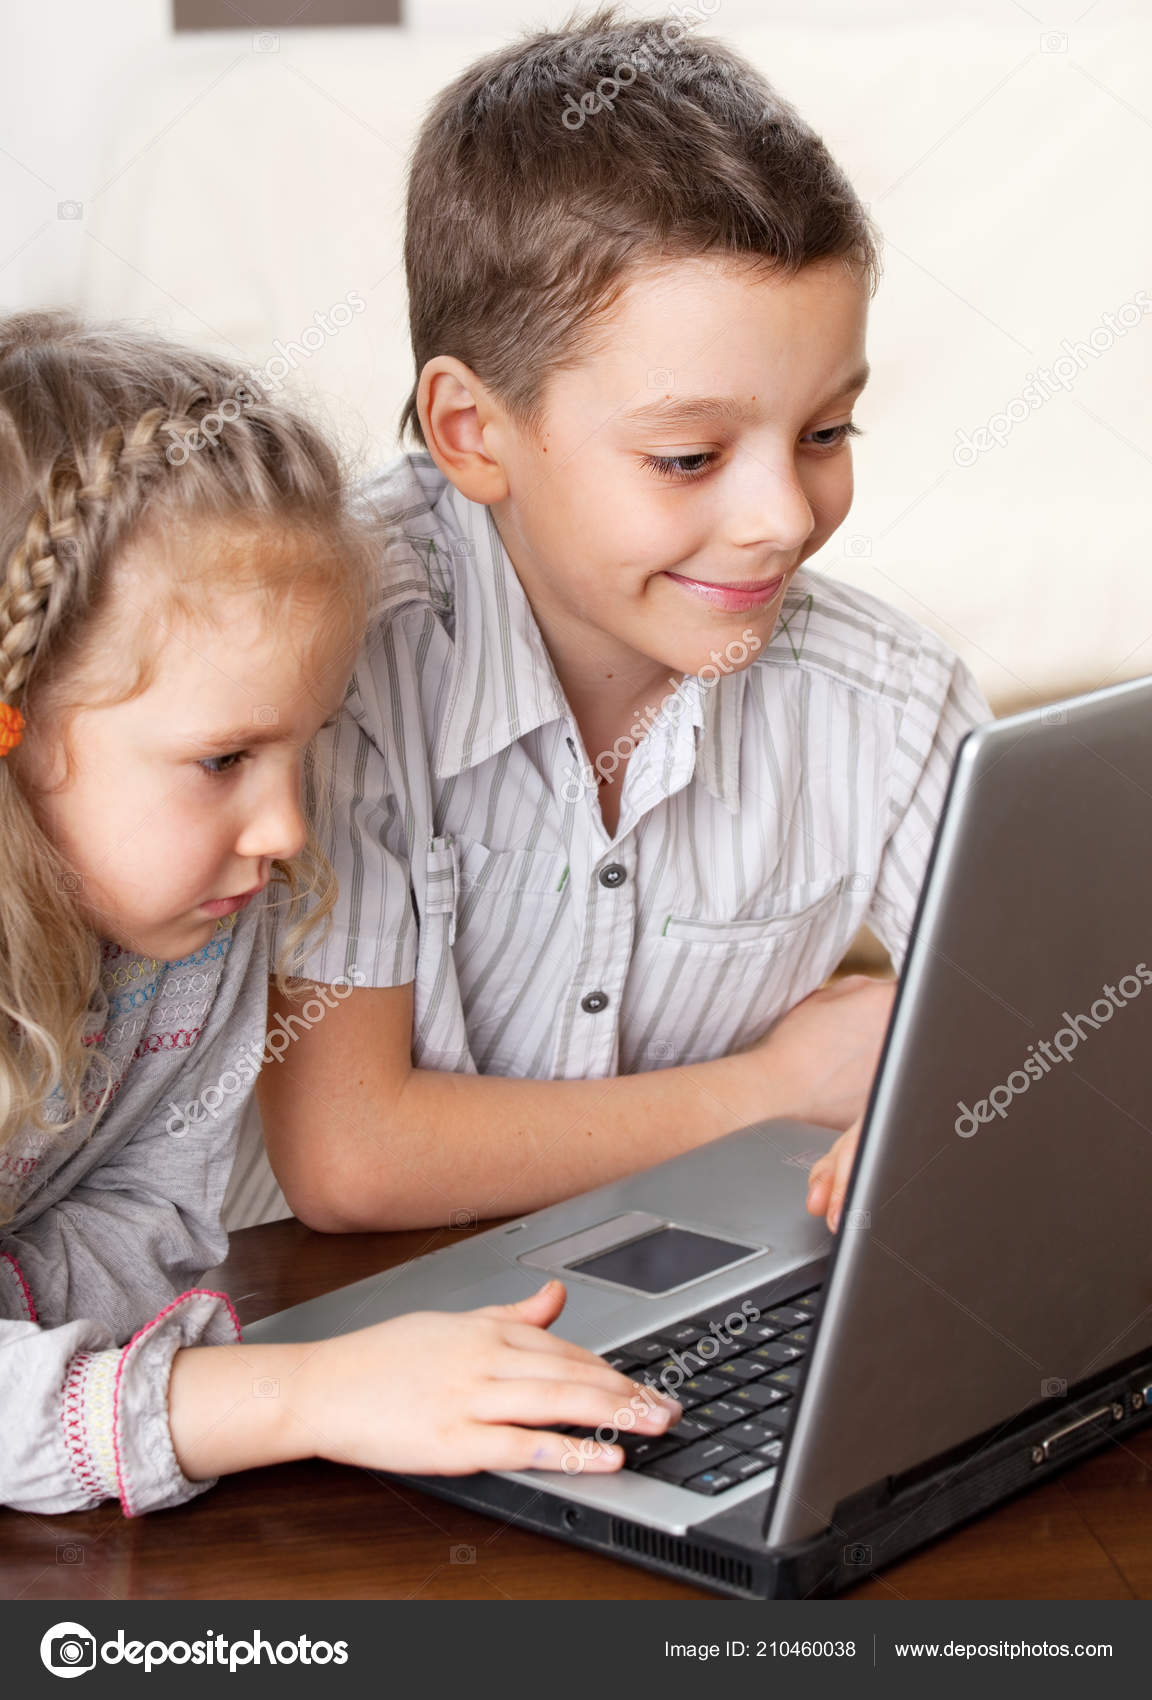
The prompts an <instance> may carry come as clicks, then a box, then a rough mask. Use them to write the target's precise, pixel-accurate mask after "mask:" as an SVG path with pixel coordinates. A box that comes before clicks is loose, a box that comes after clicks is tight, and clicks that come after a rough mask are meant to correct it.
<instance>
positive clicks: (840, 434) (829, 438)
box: [804, 420, 864, 449]
mask: <svg viewBox="0 0 1152 1700" xmlns="http://www.w3.org/2000/svg"><path fill="white" fill-rule="evenodd" d="M863 435H864V433H863V431H861V429H860V427H859V425H856V424H854V423H853V422H852V420H849V421H848V423H847V425H824V426H822V427H821V428H820V430H819V431H809V433H808V435H807V436H806V437H805V438H804V441H805V442H806V443H807V442H811V443H814V444H815V445H816V447H817V448H818V449H838V448H839V447H840V444H841V443H846V442H847V441H848V438H849V437H862V436H863Z"/></svg>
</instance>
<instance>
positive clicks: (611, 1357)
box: [604, 1352, 638, 1375]
mask: <svg viewBox="0 0 1152 1700" xmlns="http://www.w3.org/2000/svg"><path fill="white" fill-rule="evenodd" d="M637 1361H638V1360H637V1359H636V1358H634V1357H633V1356H632V1354H631V1353H630V1352H605V1353H604V1362H605V1363H606V1364H611V1365H612V1368H613V1369H618V1370H619V1371H620V1373H621V1374H622V1375H631V1373H632V1371H633V1370H634V1369H635V1368H636V1364H637Z"/></svg>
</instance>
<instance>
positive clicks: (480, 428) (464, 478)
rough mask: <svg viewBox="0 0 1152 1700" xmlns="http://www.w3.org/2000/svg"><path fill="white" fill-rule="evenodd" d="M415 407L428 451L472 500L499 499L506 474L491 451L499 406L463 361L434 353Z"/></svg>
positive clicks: (500, 414) (503, 493) (504, 489)
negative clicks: (434, 355)
mask: <svg viewBox="0 0 1152 1700" xmlns="http://www.w3.org/2000/svg"><path fill="white" fill-rule="evenodd" d="M416 407H417V411H418V412H419V415H420V424H421V425H422V427H423V429H424V441H425V442H426V443H427V445H428V453H429V454H430V455H431V456H432V459H433V460H434V461H435V462H436V465H437V466H438V467H439V468H440V470H441V472H442V473H443V474H444V476H445V478H447V479H449V480H450V481H451V482H452V483H453V484H454V485H455V486H456V488H457V489H458V490H459V491H460V493H461V495H464V496H467V497H468V500H469V501H471V502H482V503H484V504H485V505H487V504H489V503H492V502H501V501H503V500H504V499H505V497H506V496H507V494H508V478H507V475H506V474H505V472H504V469H503V467H502V466H501V464H500V462H499V460H498V459H497V457H496V454H495V453H494V445H493V441H492V440H493V438H498V437H499V434H500V424H501V421H502V419H503V410H502V409H501V407H500V405H499V403H498V402H497V401H496V400H495V399H494V398H493V396H492V395H491V394H490V393H489V391H488V390H487V389H486V388H485V386H484V385H483V384H482V383H481V381H480V379H479V378H478V377H477V376H476V374H475V372H473V371H472V369H471V367H469V366H465V364H464V362H463V361H462V360H456V359H454V358H453V357H452V356H451V355H450V354H438V355H437V356H436V357H435V359H433V360H429V361H427V362H426V363H425V366H424V369H423V371H422V372H421V374H420V383H419V386H418V388H417V391H416Z"/></svg>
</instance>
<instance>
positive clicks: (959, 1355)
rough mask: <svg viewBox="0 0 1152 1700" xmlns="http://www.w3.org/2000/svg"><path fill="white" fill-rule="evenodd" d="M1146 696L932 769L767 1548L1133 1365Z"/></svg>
mask: <svg viewBox="0 0 1152 1700" xmlns="http://www.w3.org/2000/svg"><path fill="white" fill-rule="evenodd" d="M1150 849H1152V680H1150V679H1145V680H1140V681H1137V682H1135V683H1131V684H1125V685H1119V686H1116V687H1114V688H1111V689H1108V690H1102V691H1099V692H1096V693H1094V694H1092V695H1090V696H1086V697H1082V698H1078V699H1075V700H1071V701H1068V702H1066V703H1063V704H1060V705H1059V706H1057V707H1054V708H1048V709H1044V710H1042V711H1041V710H1038V711H1035V712H1029V713H1026V714H1019V715H1015V716H1013V717H1011V718H1009V719H1006V720H1002V721H998V722H995V723H993V724H990V725H988V726H984V727H981V728H979V729H978V730H977V731H975V732H973V733H971V734H969V736H968V738H967V739H966V740H965V742H964V744H963V745H962V747H961V749H960V751H959V753H958V755H957V758H956V763H955V766H954V771H953V776H952V783H951V787H950V790H949V794H948V798H947V802H946V806H945V810H944V813H943V817H942V820H941V823H940V827H939V831H938V833H937V837H936V844H935V849H934V853H933V858H932V863H931V866H930V869H929V874H928V877H927V879H926V881H925V885H924V888H923V891H922V893H921V900H920V907H919V911H918V914H917V919H916V923H915V927H914V930H913V939H912V943H911V946H910V949H909V952H908V956H907V959H906V962H905V967H904V972H903V975H902V977H901V984H900V989H899V993H898V997H897V1003H896V1007H895V1009H894V1012H893V1016H892V1021H891V1023H890V1026H889V1032H888V1038H887V1042H886V1046H885V1052H884V1056H883V1059H882V1062H881V1066H880V1069H879V1071H878V1074H877V1079H876V1082H875V1085H874V1089H873V1094H872V1100H871V1103H870V1106H869V1113H868V1117H867V1122H866V1126H865V1131H864V1135H863V1137H862V1140H861V1144H860V1149H859V1153H858V1157H857V1162H856V1165H855V1169H854V1172H853V1175H852V1179H851V1182H850V1185H849V1189H848V1195H847V1198H846V1201H845V1208H844V1214H843V1220H842V1224H841V1227H840V1232H839V1234H838V1236H837V1245H836V1248H835V1252H834V1255H833V1261H832V1265H831V1268H830V1272H829V1277H828V1282H827V1285H826V1289H825V1302H824V1312H823V1317H822V1320H821V1324H820V1328H819V1332H818V1336H817V1339H816V1342H815V1345H814V1348H813V1352H812V1356H811V1360H810V1365H809V1370H808V1375H807V1379H806V1382H805V1385H804V1388H803V1391H802V1396H801V1399H800V1402H799V1408H798V1410H797V1413H796V1418H795V1424H794V1432H793V1435H792V1438H791V1441H790V1443H789V1447H788V1451H787V1454H786V1457H785V1460H784V1465H783V1469H782V1473H781V1477H780V1480H779V1482H778V1485H777V1491H776V1495H775V1498H774V1502H773V1505H772V1509H771V1513H770V1517H769V1524H768V1531H767V1534H768V1540H769V1543H770V1544H772V1545H783V1544H786V1543H788V1542H792V1541H797V1540H800V1539H803V1538H805V1537H808V1536H810V1535H813V1534H815V1533H817V1532H819V1531H820V1530H822V1529H824V1528H826V1527H827V1526H828V1525H829V1523H830V1522H831V1520H832V1518H833V1514H834V1511H835V1508H836V1506H837V1504H838V1503H839V1502H840V1501H841V1500H842V1499H843V1498H844V1497H845V1496H846V1495H849V1494H850V1493H852V1492H854V1491H857V1490H860V1489H862V1488H865V1487H867V1486H869V1485H871V1484H874V1483H876V1482H878V1481H883V1480H884V1478H886V1477H890V1476H897V1475H900V1474H901V1473H902V1472H905V1471H908V1470H910V1469H913V1468H914V1467H915V1466H916V1465H918V1464H920V1463H922V1462H924V1461H926V1460H927V1459H929V1458H933V1457H935V1456H937V1455H939V1454H941V1453H944V1452H946V1451H948V1450H949V1449H950V1448H952V1447H955V1446H957V1445H959V1444H960V1443H962V1442H964V1441H966V1440H968V1439H970V1438H971V1437H973V1436H975V1435H979V1434H982V1433H983V1432H985V1431H987V1430H994V1429H996V1428H997V1427H998V1426H999V1427H1003V1426H1005V1425H1007V1424H1008V1423H1009V1422H1011V1420H1012V1419H1013V1418H1014V1417H1015V1416H1016V1415H1017V1414H1018V1413H1020V1412H1021V1411H1023V1410H1025V1409H1027V1408H1029V1407H1031V1406H1034V1405H1036V1404H1038V1403H1039V1402H1040V1401H1042V1400H1044V1399H1050V1400H1051V1401H1052V1405H1053V1412H1054V1420H1056V1421H1058V1417H1059V1410H1060V1401H1061V1399H1062V1398H1063V1396H1064V1392H1065V1390H1067V1389H1071V1388H1073V1387H1074V1386H1075V1385H1076V1383H1077V1382H1080V1381H1083V1380H1085V1379H1086V1378H1088V1377H1091V1376H1092V1375H1094V1374H1096V1373H1098V1372H1100V1371H1102V1370H1104V1369H1105V1368H1107V1367H1109V1366H1111V1365H1114V1364H1118V1363H1120V1362H1122V1361H1123V1360H1125V1359H1126V1358H1129V1357H1134V1356H1136V1355H1137V1354H1138V1353H1140V1352H1143V1351H1145V1350H1146V1349H1152V1257H1150V1255H1149V1249H1148V1242H1149V1215H1150V1211H1152V872H1150V866H1149V864H1150Z"/></svg>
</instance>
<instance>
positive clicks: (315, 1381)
mask: <svg viewBox="0 0 1152 1700" xmlns="http://www.w3.org/2000/svg"><path fill="white" fill-rule="evenodd" d="M565 1297H566V1294H565V1291H564V1288H563V1286H562V1285H561V1283H560V1282H559V1281H549V1282H548V1283H547V1284H546V1285H545V1286H543V1287H541V1288H540V1290H539V1291H538V1292H536V1293H534V1294H533V1295H532V1297H531V1298H528V1299H522V1300H521V1301H520V1303H519V1304H512V1305H490V1306H488V1307H486V1308H485V1309H483V1310H473V1311H464V1312H461V1313H456V1314H445V1313H441V1312H414V1313H413V1314H411V1315H409V1316H400V1317H396V1318H395V1319H394V1320H393V1321H391V1322H381V1323H377V1324H376V1325H375V1326H374V1327H371V1328H363V1329H360V1330H358V1331H357V1332H355V1333H353V1334H344V1335H338V1336H336V1337H335V1338H333V1339H330V1340H324V1341H321V1342H320V1344H319V1345H318V1346H317V1347H316V1349H315V1351H314V1352H313V1353H312V1354H311V1355H310V1357H309V1358H308V1360H307V1361H306V1363H305V1364H304V1365H302V1367H301V1370H300V1382H301V1384H302V1385H301V1386H300V1388H299V1395H300V1396H302V1400H303V1407H304V1408H303V1409H302V1411H301V1415H302V1416H303V1417H304V1419H305V1421H306V1422H308V1423H309V1424H310V1425H311V1427H312V1430H313V1434H314V1441H313V1445H314V1447H315V1450H316V1451H317V1452H318V1453H319V1455H320V1456H321V1457H324V1458H331V1459H334V1460H335V1461H336V1462H338V1463H345V1464H359V1465H362V1466H363V1467H365V1468H367V1469H377V1470H398V1471H404V1472H408V1471H410V1472H412V1473H414V1474H419V1475H467V1474H471V1473H472V1472H473V1471H475V1470H526V1469H540V1470H560V1469H564V1470H566V1471H570V1470H572V1469H573V1468H574V1466H573V1465H572V1463H571V1459H572V1457H573V1455H574V1454H575V1453H576V1449H577V1448H576V1442H575V1441H574V1440H572V1439H570V1438H567V1437H566V1436H564V1435H562V1434H557V1433H556V1432H555V1428H556V1427H558V1426H574V1427H579V1428H581V1429H600V1428H604V1429H610V1430H612V1431H613V1435H612V1436H608V1435H606V1436H605V1443H604V1444H600V1445H596V1444H592V1443H588V1444H587V1445H585V1446H581V1447H580V1450H579V1457H580V1460H581V1462H580V1469H581V1470H588V1471H596V1472H603V1471H608V1470H618V1469H619V1468H620V1466H621V1465H622V1464H623V1462H624V1454H623V1451H622V1450H621V1448H620V1447H619V1446H617V1445H615V1444H612V1440H613V1436H614V1435H615V1434H616V1433H628V1432H632V1433H636V1434H649V1435H652V1434H663V1433H664V1432H665V1430H666V1429H667V1428H668V1427H669V1425H670V1423H671V1422H672V1421H674V1420H675V1419H676V1418H677V1417H678V1416H679V1413H680V1407H679V1406H678V1405H677V1404H676V1403H675V1401H674V1400H670V1399H667V1398H665V1397H661V1396H660V1395H657V1394H654V1393H652V1392H651V1390H650V1389H648V1388H646V1387H640V1386H639V1385H638V1384H637V1383H636V1382H633V1381H630V1380H629V1379H628V1377H627V1376H626V1375H621V1374H620V1373H619V1372H618V1371H617V1370H614V1369H611V1368H610V1367H609V1365H608V1364H606V1363H605V1362H604V1360H603V1359H602V1358H598V1357H597V1356H596V1354H595V1353H594V1352H589V1351H586V1350H585V1348H584V1347H583V1346H574V1345H571V1344H570V1343H569V1342H568V1341H566V1340H559V1339H557V1338H556V1336H555V1335H553V1334H549V1333H547V1332H546V1330H547V1328H548V1326H549V1324H550V1323H552V1322H554V1321H555V1319H556V1318H557V1317H558V1316H559V1314H560V1312H561V1310H563V1308H564V1300H565ZM565 1459H568V1460H569V1462H568V1463H565V1462H564V1461H565Z"/></svg>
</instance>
